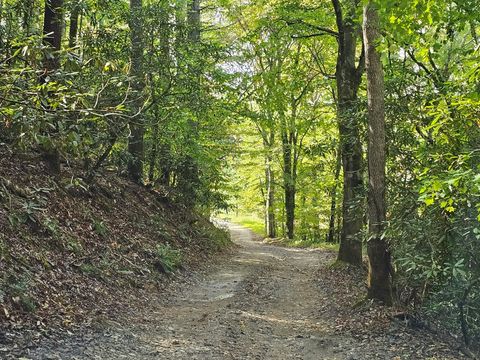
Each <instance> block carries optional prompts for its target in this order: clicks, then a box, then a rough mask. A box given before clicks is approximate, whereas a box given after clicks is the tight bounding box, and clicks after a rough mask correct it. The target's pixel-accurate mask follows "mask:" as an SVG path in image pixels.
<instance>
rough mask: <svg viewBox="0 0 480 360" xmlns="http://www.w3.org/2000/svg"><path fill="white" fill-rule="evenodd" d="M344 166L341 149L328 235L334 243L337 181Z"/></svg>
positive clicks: (329, 239)
mask: <svg viewBox="0 0 480 360" xmlns="http://www.w3.org/2000/svg"><path fill="white" fill-rule="evenodd" d="M341 168H342V154H341V151H340V149H338V150H337V162H336V165H335V179H334V184H333V186H332V192H331V195H332V201H331V206H330V222H329V225H328V236H327V242H329V243H334V242H335V214H336V212H337V183H338V178H339V177H340V170H341Z"/></svg>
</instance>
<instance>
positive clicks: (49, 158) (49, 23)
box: [40, 0, 63, 175]
mask: <svg viewBox="0 0 480 360" xmlns="http://www.w3.org/2000/svg"><path fill="white" fill-rule="evenodd" d="M62 22H63V0H45V12H44V17H43V43H44V45H45V46H46V47H47V48H48V49H49V51H51V54H48V55H47V56H46V57H45V58H44V70H43V73H42V75H41V76H40V83H41V84H44V83H45V82H46V81H47V79H48V77H49V75H50V74H51V73H53V72H55V71H56V70H57V69H59V68H60V57H59V54H58V52H59V51H60V49H61V46H62V29H63V24H62ZM44 158H45V160H46V163H47V166H48V168H49V170H50V171H51V172H52V173H53V174H55V175H58V174H60V152H59V151H58V149H57V148H56V146H55V145H54V144H50V145H48V146H47V147H46V148H45V149H44Z"/></svg>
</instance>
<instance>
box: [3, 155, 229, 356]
mask: <svg viewBox="0 0 480 360" xmlns="http://www.w3.org/2000/svg"><path fill="white" fill-rule="evenodd" d="M76 170H78V171H76ZM76 173H81V171H80V170H79V169H75V168H68V167H65V169H64V171H63V173H62V176H61V177H60V178H58V177H57V178H53V177H51V176H48V175H46V174H47V171H46V169H45V168H44V165H43V164H42V162H41V161H40V160H39V159H38V158H36V157H34V156H28V157H26V156H24V157H23V158H21V159H20V158H19V157H18V156H13V155H11V154H9V153H7V152H1V153H0V349H1V348H2V344H8V343H10V344H11V343H12V341H15V340H14V339H15V338H16V336H17V335H19V334H27V333H28V334H30V336H31V337H33V338H38V337H40V336H42V335H43V334H45V333H48V332H49V329H51V328H52V327H53V328H55V327H56V328H58V327H61V328H64V329H66V331H70V330H72V331H74V329H75V328H76V326H80V325H81V324H83V325H85V323H87V324H88V323H90V322H92V321H93V322H98V321H101V319H102V318H104V317H105V318H108V317H111V316H114V314H115V313H117V312H122V311H128V308H127V309H126V307H127V305H126V304H128V303H129V301H134V302H136V303H138V304H141V303H142V301H143V299H144V298H146V297H148V294H150V293H152V292H158V291H161V289H162V287H163V284H164V283H165V282H168V281H169V280H170V279H171V278H173V277H175V276H178V275H175V274H174V275H172V274H170V273H171V272H172V270H173V269H176V268H181V269H183V270H184V273H188V271H189V269H190V268H193V267H194V265H195V266H196V265H197V264H201V263H204V262H206V261H207V259H209V257H210V256H211V255H212V254H214V253H216V252H217V251H218V250H220V249H222V248H224V247H225V245H226V244H228V242H229V239H228V235H227V233H226V232H224V231H220V230H218V229H217V228H215V227H214V226H213V225H212V224H211V223H210V222H209V221H207V219H205V218H203V217H201V216H199V215H196V214H194V213H192V212H190V211H188V209H186V208H184V207H181V206H178V205H175V204H174V202H173V201H170V198H169V195H168V194H167V190H165V191H163V192H162V191H158V190H152V189H147V188H145V187H142V186H138V185H135V184H133V183H131V182H130V181H128V180H126V179H125V178H123V177H121V176H118V175H117V174H116V173H115V172H113V171H105V172H103V173H102V174H99V176H97V177H96V179H95V181H94V182H92V183H89V184H87V183H86V182H84V181H83V180H82V179H81V178H80V177H78V176H77V175H76ZM92 319H93V320H92ZM0 358H3V357H2V354H1V353H0Z"/></svg>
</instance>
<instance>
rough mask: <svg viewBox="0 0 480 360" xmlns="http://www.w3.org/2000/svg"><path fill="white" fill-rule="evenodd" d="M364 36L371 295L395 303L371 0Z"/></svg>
mask: <svg viewBox="0 0 480 360" xmlns="http://www.w3.org/2000/svg"><path fill="white" fill-rule="evenodd" d="M363 37H364V44H365V56H366V64H365V65H366V73H367V94H368V129H369V130H368V178H369V186H368V220H369V239H368V243H367V248H368V260H369V267H368V297H369V298H371V299H376V300H379V301H381V302H383V303H384V304H386V305H391V304H392V284H391V264H390V253H389V251H388V245H387V242H386V240H385V238H384V231H385V225H386V204H385V186H386V185H385V154H386V150H385V148H386V145H385V100H384V79H383V68H382V62H381V59H380V54H379V53H378V51H377V50H376V44H377V42H378V40H379V39H380V30H379V18H378V13H377V11H376V9H375V8H374V6H373V4H372V3H371V2H369V3H368V4H367V5H366V6H365V8H364V12H363Z"/></svg>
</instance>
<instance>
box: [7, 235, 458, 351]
mask: <svg viewBox="0 0 480 360" xmlns="http://www.w3.org/2000/svg"><path fill="white" fill-rule="evenodd" d="M230 231H231V233H232V238H233V240H234V242H235V243H236V244H237V246H235V247H234V249H233V250H232V251H231V252H230V253H229V254H227V255H224V256H223V257H222V258H221V259H220V260H219V261H218V262H217V263H216V264H214V265H212V266H211V267H210V268H209V269H207V270H203V271H200V272H198V273H196V274H195V275H194V277H193V279H194V280H193V281H191V282H190V283H185V282H181V283H178V284H174V283H172V284H170V286H169V287H168V288H167V289H166V290H165V292H163V293H157V294H151V299H149V301H148V302H141V303H140V304H141V305H140V306H138V305H137V306H136V304H135V302H134V300H128V301H131V304H129V305H130V310H129V311H125V312H123V313H120V314H116V315H115V317H114V318H111V319H107V320H104V322H103V323H102V324H101V325H100V324H97V325H95V326H91V327H87V328H83V329H79V330H78V331H74V332H63V333H62V332H59V333H55V334H53V335H50V337H49V338H45V337H42V338H39V339H37V340H35V341H31V342H30V343H28V342H27V343H24V344H22V345H21V346H20V345H18V344H17V346H14V348H12V344H10V345H6V347H3V349H2V345H0V358H2V359H4V358H6V359H19V358H23V359H105V360H108V359H208V360H214V359H274V360H275V359H305V360H306V359H351V360H353V359H442V360H444V359H462V358H465V356H464V355H462V353H460V352H459V351H458V350H455V349H454V347H452V345H451V344H448V343H445V342H443V341H441V340H440V337H439V336H438V334H434V333H433V332H432V331H430V330H426V329H420V328H416V329H412V328H408V327H406V326H405V324H404V323H402V322H396V321H393V320H391V315H392V312H393V311H394V310H386V309H382V308H381V307H379V306H375V305H374V304H371V303H365V302H363V303H362V305H360V306H356V307H354V306H353V305H354V304H356V303H358V301H359V299H360V298H361V296H362V294H363V289H362V288H361V287H362V286H364V284H360V285H356V284H354V282H356V281H357V279H355V277H354V276H352V272H351V271H350V270H349V269H345V268H344V269H341V268H335V267H332V266H330V265H331V264H332V261H333V259H334V253H332V252H329V251H325V250H318V249H292V248H285V247H280V246H275V245H271V244H265V243H263V242H262V241H259V240H258V239H255V236H254V235H253V234H252V233H251V232H250V231H249V230H247V229H244V228H242V227H239V226H231V228H230ZM126 301H127V300H126Z"/></svg>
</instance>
